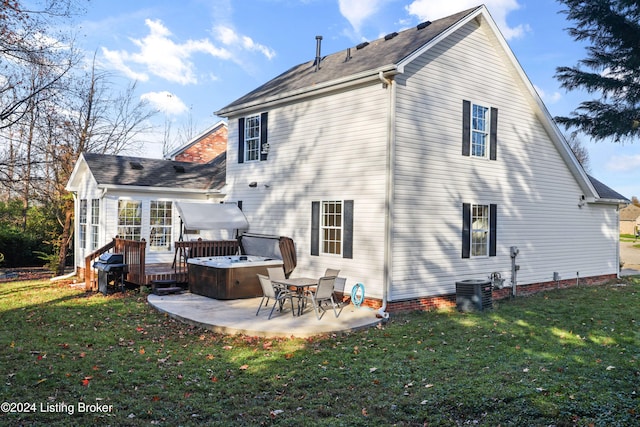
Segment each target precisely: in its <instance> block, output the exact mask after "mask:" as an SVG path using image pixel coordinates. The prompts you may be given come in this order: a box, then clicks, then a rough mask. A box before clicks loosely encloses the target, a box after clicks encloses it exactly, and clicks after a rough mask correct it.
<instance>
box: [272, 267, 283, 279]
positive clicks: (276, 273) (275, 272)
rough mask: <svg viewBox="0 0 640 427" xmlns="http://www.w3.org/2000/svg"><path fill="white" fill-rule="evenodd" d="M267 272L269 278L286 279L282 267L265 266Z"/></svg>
mask: <svg viewBox="0 0 640 427" xmlns="http://www.w3.org/2000/svg"><path fill="white" fill-rule="evenodd" d="M267 273H268V274H269V280H279V279H286V277H285V275H284V270H283V269H282V267H271V268H267Z"/></svg>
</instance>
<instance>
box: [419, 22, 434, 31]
mask: <svg viewBox="0 0 640 427" xmlns="http://www.w3.org/2000/svg"><path fill="white" fill-rule="evenodd" d="M429 25H431V21H424V22H421V23H420V24H418V26H417V27H416V28H417V29H418V30H422V29H423V28H427V27H428V26H429Z"/></svg>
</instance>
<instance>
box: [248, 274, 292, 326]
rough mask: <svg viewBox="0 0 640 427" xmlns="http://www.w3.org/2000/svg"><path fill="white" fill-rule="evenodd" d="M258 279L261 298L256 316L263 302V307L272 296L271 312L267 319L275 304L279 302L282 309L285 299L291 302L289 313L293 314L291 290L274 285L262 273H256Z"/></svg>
mask: <svg viewBox="0 0 640 427" xmlns="http://www.w3.org/2000/svg"><path fill="white" fill-rule="evenodd" d="M258 279H259V280H260V286H262V299H261V300H260V305H259V306H258V311H256V316H257V315H258V313H260V309H261V308H262V303H263V302H264V303H265V304H264V306H265V307H266V306H267V304H269V298H273V300H274V301H273V307H271V312H270V313H269V319H271V316H272V315H273V310H274V309H275V308H276V304H278V303H280V311H282V308H283V307H284V303H285V300H287V299H288V300H289V302H291V315H292V316H295V312H294V310H293V295H291V292H289V291H288V290H286V289H284V288H279V287H276V286H274V285H273V283H272V282H271V280H269V278H268V277H267V276H264V275H262V274H258ZM265 299H266V302H265Z"/></svg>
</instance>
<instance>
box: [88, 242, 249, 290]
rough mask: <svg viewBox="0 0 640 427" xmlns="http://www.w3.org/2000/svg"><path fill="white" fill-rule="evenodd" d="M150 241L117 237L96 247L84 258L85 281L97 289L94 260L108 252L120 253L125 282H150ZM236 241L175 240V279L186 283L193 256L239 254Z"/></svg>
mask: <svg viewBox="0 0 640 427" xmlns="http://www.w3.org/2000/svg"><path fill="white" fill-rule="evenodd" d="M146 247H147V242H145V241H144V239H143V240H141V241H136V240H126V239H121V238H118V237H116V238H114V239H113V240H112V241H111V242H109V243H107V244H106V245H104V246H102V247H100V248H98V249H96V250H95V251H93V252H91V253H90V254H89V255H87V256H86V257H85V258H84V283H85V289H86V290H89V291H96V290H98V277H97V274H96V271H95V269H94V268H93V267H92V265H93V263H94V262H95V261H96V260H97V259H98V258H99V257H100V255H102V254H103V253H105V252H113V253H121V254H123V256H124V262H125V264H127V266H128V268H129V273H128V274H127V278H126V281H127V282H129V283H133V284H136V285H147V284H148V282H149V280H148V279H149V278H148V277H147V276H146V272H145V250H146ZM238 249H239V245H238V241H237V240H202V239H198V240H193V241H180V242H175V255H174V258H173V265H172V266H171V267H172V268H173V271H174V278H175V279H176V280H178V282H186V278H187V259H189V258H193V257H210V256H228V255H235V254H237V253H238Z"/></svg>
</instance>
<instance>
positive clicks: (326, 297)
mask: <svg viewBox="0 0 640 427" xmlns="http://www.w3.org/2000/svg"><path fill="white" fill-rule="evenodd" d="M335 281H336V277H335V276H331V277H321V278H320V279H318V286H317V287H316V289H315V291H310V292H309V297H310V299H311V304H312V305H313V311H315V313H316V317H317V318H318V320H320V319H321V318H322V316H324V313H325V312H326V310H325V308H324V307H323V306H322V303H327V302H330V303H331V307H332V308H333V314H335V315H336V317H338V316H339V315H340V314H339V313H338V312H337V311H336V308H337V307H336V303H335V301H334V300H333V284H334V282H335ZM320 310H322V315H320Z"/></svg>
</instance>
